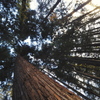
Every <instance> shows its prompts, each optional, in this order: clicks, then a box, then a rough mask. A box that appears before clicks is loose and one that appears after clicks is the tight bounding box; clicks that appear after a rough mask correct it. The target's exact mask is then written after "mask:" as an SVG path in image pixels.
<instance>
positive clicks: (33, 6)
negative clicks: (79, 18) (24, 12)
mask: <svg viewBox="0 0 100 100" xmlns="http://www.w3.org/2000/svg"><path fill="white" fill-rule="evenodd" d="M63 1H64V2H67V3H66V4H68V2H70V1H73V2H75V1H76V0H63ZM82 1H85V2H86V1H87V0H82ZM93 6H100V0H92V2H91V3H90V4H88V5H87V7H88V9H89V10H90V9H93ZM37 7H38V3H37V0H31V3H30V8H31V9H32V10H35V9H37Z"/></svg>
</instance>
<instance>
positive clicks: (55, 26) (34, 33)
mask: <svg viewBox="0 0 100 100" xmlns="http://www.w3.org/2000/svg"><path fill="white" fill-rule="evenodd" d="M30 2H31V0H1V1H0V40H1V41H0V55H1V57H0V69H4V68H7V69H9V68H13V66H14V61H15V58H16V56H17V55H18V54H20V55H21V56H23V57H25V58H26V59H27V60H28V61H30V62H31V63H33V64H35V65H37V66H48V68H49V69H52V65H53V66H57V68H58V69H57V70H58V72H59V71H61V70H65V65H66V64H69V62H70V60H72V58H73V57H84V58H85V57H86V58H98V59H99V57H100V56H99V55H97V53H98V52H99V49H98V48H99V42H100V40H99V34H98V33H99V30H100V29H99V23H100V16H99V13H100V7H99V6H93V5H92V6H93V9H91V10H88V8H87V7H86V5H88V4H89V3H90V4H91V0H87V1H84V0H76V1H75V2H74V1H73V0H72V1H70V2H67V4H66V3H65V2H64V1H63V0H37V2H38V8H37V9H36V10H31V9H30ZM34 5H35V4H34ZM96 37H97V38H96ZM27 38H29V41H30V45H29V44H28V43H26V42H25V40H26V39H27ZM95 45H96V46H95ZM93 46H95V47H93ZM96 52H97V53H96ZM31 58H34V59H31ZM66 60H68V61H67V62H66ZM8 63H9V66H8Z"/></svg>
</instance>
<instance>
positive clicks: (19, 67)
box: [13, 56, 82, 100]
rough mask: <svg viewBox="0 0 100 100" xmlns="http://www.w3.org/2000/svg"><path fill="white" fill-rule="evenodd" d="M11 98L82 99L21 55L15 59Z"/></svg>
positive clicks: (31, 99)
mask: <svg viewBox="0 0 100 100" xmlns="http://www.w3.org/2000/svg"><path fill="white" fill-rule="evenodd" d="M13 100H82V99H81V98H80V97H78V96H77V95H75V94H74V93H73V92H71V91H69V90H68V89H66V88H65V87H63V86H61V85H60V84H59V83H57V82H55V81H54V80H53V79H51V78H49V77H48V76H47V75H45V74H44V73H42V72H41V71H39V70H38V69H37V68H36V67H34V66H33V65H32V64H30V63H29V62H27V61H26V60H25V59H23V58H22V57H21V56H18V57H17V59H16V66H15V76H14V85H13Z"/></svg>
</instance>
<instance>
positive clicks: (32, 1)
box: [30, 0, 38, 10]
mask: <svg viewBox="0 0 100 100" xmlns="http://www.w3.org/2000/svg"><path fill="white" fill-rule="evenodd" d="M37 7H38V3H37V0H31V3H30V8H31V9H32V10H35V9H37Z"/></svg>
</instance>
